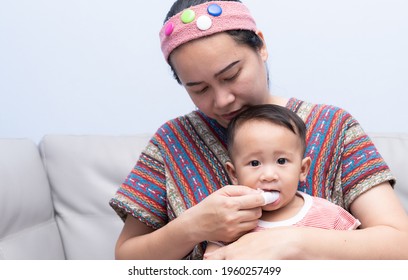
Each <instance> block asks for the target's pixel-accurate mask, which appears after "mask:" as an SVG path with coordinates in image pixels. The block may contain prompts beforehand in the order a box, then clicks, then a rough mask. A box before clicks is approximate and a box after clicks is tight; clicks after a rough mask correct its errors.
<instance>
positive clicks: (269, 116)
mask: <svg viewBox="0 0 408 280" xmlns="http://www.w3.org/2000/svg"><path fill="white" fill-rule="evenodd" d="M250 120H259V121H266V122H271V123H274V124H277V125H280V126H283V127H286V128H287V129H289V130H290V131H292V132H293V133H294V134H296V135H298V136H299V138H300V140H301V143H302V154H303V153H304V152H305V150H306V125H305V123H304V122H303V120H302V119H301V118H300V117H299V116H298V115H297V114H296V113H295V112H292V111H291V110H289V109H288V108H286V107H282V106H279V105H273V104H262V105H254V106H251V107H249V108H248V109H246V110H245V111H243V112H241V113H239V114H238V115H237V116H235V118H233V119H232V120H231V121H230V123H229V124H228V128H227V146H228V152H229V153H230V152H231V149H232V146H233V143H234V137H235V133H236V130H237V129H238V128H239V127H241V126H242V125H243V124H244V123H246V122H248V121H250ZM230 155H231V153H230Z"/></svg>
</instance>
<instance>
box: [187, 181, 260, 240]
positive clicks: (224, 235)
mask: <svg viewBox="0 0 408 280" xmlns="http://www.w3.org/2000/svg"><path fill="white" fill-rule="evenodd" d="M263 204H264V199H263V197H262V195H261V193H260V192H259V191H257V190H253V189H251V188H248V187H245V186H237V185H234V186H225V187H223V188H221V189H219V190H218V191H216V192H214V193H212V194H211V195H210V196H208V197H207V198H205V199H204V200H203V201H202V202H200V203H199V204H197V205H195V206H194V207H192V208H190V209H188V210H186V211H185V212H184V213H183V214H182V215H181V216H180V217H179V218H182V219H184V220H185V222H186V223H185V224H186V225H191V228H190V229H191V230H192V232H193V233H194V234H195V235H196V236H197V237H198V241H199V242H201V241H204V240H214V241H224V242H232V241H235V240H237V239H238V238H239V237H241V236H242V235H243V234H245V233H247V232H248V231H250V230H252V229H254V228H255V227H256V225H257V222H258V219H259V218H260V217H261V215H262V209H261V206H262V205H263Z"/></svg>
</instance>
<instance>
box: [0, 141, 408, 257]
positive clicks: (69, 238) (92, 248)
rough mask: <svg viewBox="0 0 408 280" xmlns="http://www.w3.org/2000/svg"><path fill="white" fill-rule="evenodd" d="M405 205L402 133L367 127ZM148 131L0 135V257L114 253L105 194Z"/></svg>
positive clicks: (406, 151) (407, 148)
mask: <svg viewBox="0 0 408 280" xmlns="http://www.w3.org/2000/svg"><path fill="white" fill-rule="evenodd" d="M370 136H371V137H372V139H373V141H374V142H375V143H376V145H377V148H378V149H379V151H380V153H381V154H382V155H383V157H384V158H385V160H386V161H387V162H388V164H389V165H390V167H391V169H392V170H393V172H394V174H395V175H396V176H397V179H398V182H397V185H396V187H395V190H396V192H397V194H398V195H399V197H400V199H401V201H402V202H403V204H404V207H405V209H406V210H407V211H408V134H370ZM149 138H150V136H149V135H145V134H143V135H142V134H141V135H133V136H96V135H93V136H69V135H48V136H45V137H44V138H43V139H42V141H41V142H40V144H39V145H36V144H35V143H34V142H33V141H31V140H28V139H0V259H81V260H85V259H94V260H98V259H113V258H114V246H115V242H116V239H117V237H118V234H119V232H120V230H121V228H122V225H123V223H122V221H121V220H120V219H119V217H118V216H117V215H116V214H115V213H114V211H113V210H112V209H111V208H110V206H109V205H108V201H109V199H110V198H111V197H112V195H113V194H114V193H115V191H116V189H117V188H118V186H119V185H120V184H121V183H122V181H123V180H124V179H125V177H126V176H127V174H128V173H129V171H130V170H131V168H132V167H133V165H134V164H135V162H136V160H137V158H138V156H139V153H140V151H141V149H142V148H143V147H144V146H145V145H146V143H147V141H148V140H149Z"/></svg>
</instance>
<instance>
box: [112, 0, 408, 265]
mask: <svg viewBox="0 0 408 280" xmlns="http://www.w3.org/2000/svg"><path fill="white" fill-rule="evenodd" d="M160 38H161V44H162V51H163V54H164V57H165V59H166V61H167V62H168V63H169V65H170V66H171V68H172V70H173V72H174V75H175V77H176V79H177V81H178V82H179V83H180V84H182V85H183V86H184V87H185V89H186V91H187V92H188V94H189V96H190V98H191V99H192V101H193V103H194V104H195V105H196V107H197V108H198V110H197V111H195V112H192V113H190V114H188V115H185V116H182V117H179V118H177V119H174V120H171V121H169V122H167V123H166V124H164V125H163V126H162V127H160V128H159V129H158V131H157V132H156V134H155V135H154V136H153V137H152V139H151V141H150V143H149V144H148V146H147V147H146V149H145V150H144V152H143V153H142V155H141V156H140V158H139V161H138V163H137V164H136V166H135V168H134V169H133V170H132V172H131V173H130V174H129V176H128V178H127V179H126V180H125V182H124V183H123V184H122V186H121V187H120V188H119V190H118V192H117V193H116V195H115V197H114V198H113V199H112V200H111V202H110V204H111V206H112V207H113V208H114V209H115V210H116V211H117V212H118V214H119V215H120V216H121V217H122V218H123V220H125V225H124V227H123V230H122V232H121V234H120V236H119V239H118V241H117V246H116V257H117V258H118V259H181V258H192V259H200V258H202V256H203V251H204V250H205V246H206V242H205V240H216V241H224V242H232V243H231V244H230V245H228V246H225V247H223V248H220V249H218V250H216V251H215V252H213V253H212V254H211V255H209V256H206V257H207V258H208V259H232V258H236V259H243V258H245V259H370V258H372V259H382V258H388V259H390V258H391V259H394V258H408V218H407V215H406V213H405V211H404V210H403V208H402V206H401V204H400V202H399V201H398V199H397V197H396V195H395V193H394V191H393V189H392V186H391V185H392V184H393V183H394V178H393V176H392V174H391V172H390V170H389V169H388V167H387V165H386V164H385V162H384V161H383V159H382V158H381V156H380V155H379V154H378V152H377V150H376V149H375V147H374V145H373V144H372V142H371V140H370V139H369V138H368V137H367V136H366V134H365V133H364V131H363V130H362V129H361V127H360V125H359V124H358V122H357V121H356V120H355V119H353V117H352V116H350V115H349V114H348V113H347V112H345V111H344V110H341V109H339V108H336V107H333V106H326V105H314V104H310V103H307V102H303V101H300V100H297V99H295V98H291V99H285V98H281V97H277V96H274V95H272V94H271V93H270V92H269V86H268V71H267V67H266V61H267V58H268V51H267V48H266V45H265V42H264V39H263V35H262V33H261V31H259V30H258V29H257V28H256V25H255V21H254V20H253V18H252V16H251V15H250V13H249V11H248V10H247V8H246V7H245V6H244V5H243V4H242V3H240V2H239V1H215V2H208V1H176V2H175V4H174V5H173V7H172V8H171V10H170V12H169V14H168V15H167V18H166V21H165V24H164V26H163V28H162V30H161V32H160ZM268 103H269V104H276V105H280V106H285V107H287V108H289V109H290V110H292V111H294V112H296V113H297V114H298V115H299V116H300V117H301V118H302V119H303V120H304V121H305V123H306V126H307V149H306V155H307V156H309V157H310V158H311V159H312V164H311V170H310V175H309V176H308V178H307V180H306V182H305V183H303V184H300V185H299V190H301V191H304V192H307V193H309V194H311V195H314V196H320V197H323V198H326V199H329V200H330V201H332V202H334V203H336V204H338V205H340V206H342V207H344V208H345V209H346V210H348V211H350V212H351V213H352V214H353V215H354V216H355V217H356V218H357V219H358V220H360V222H361V226H360V228H361V229H360V230H356V231H332V230H322V229H316V228H293V227H282V228H277V229H272V230H268V231H262V232H257V233H251V234H247V235H244V234H245V233H246V232H248V231H250V230H252V229H253V228H255V227H256V225H257V221H258V219H259V217H260V216H261V213H262V211H261V206H262V205H263V202H264V200H263V197H262V195H261V194H260V193H258V192H257V191H255V190H252V189H250V188H248V187H246V186H231V185H230V184H231V182H230V180H229V178H228V176H227V173H226V171H225V163H226V162H227V161H228V156H227V151H226V144H225V139H226V137H225V136H226V135H225V133H226V131H225V127H226V126H227V125H228V123H229V122H230V120H231V119H232V118H233V117H234V116H235V115H237V114H238V113H239V112H241V111H243V110H244V109H246V108H247V107H249V106H253V105H257V104H268ZM241 236H242V237H241ZM233 241H235V242H233Z"/></svg>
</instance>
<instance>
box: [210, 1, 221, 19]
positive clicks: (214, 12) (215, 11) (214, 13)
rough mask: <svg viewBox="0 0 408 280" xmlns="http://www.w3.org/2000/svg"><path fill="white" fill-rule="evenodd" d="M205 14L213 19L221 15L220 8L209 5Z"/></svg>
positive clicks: (216, 5) (215, 5)
mask: <svg viewBox="0 0 408 280" xmlns="http://www.w3.org/2000/svg"><path fill="white" fill-rule="evenodd" d="M207 12H208V13H209V14H210V15H212V16H214V17H218V16H219V15H221V14H222V8H221V7H220V5H218V4H211V5H210V6H208V8H207Z"/></svg>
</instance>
